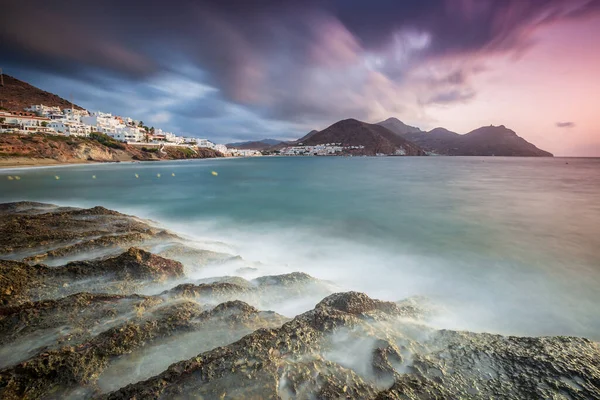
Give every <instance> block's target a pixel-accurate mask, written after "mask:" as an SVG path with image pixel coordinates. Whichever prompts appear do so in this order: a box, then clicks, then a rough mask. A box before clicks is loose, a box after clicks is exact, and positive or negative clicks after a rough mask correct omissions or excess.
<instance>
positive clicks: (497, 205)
mask: <svg viewBox="0 0 600 400" xmlns="http://www.w3.org/2000/svg"><path fill="white" fill-rule="evenodd" d="M9 176H10V177H12V179H9ZM16 177H18V179H17V178H16ZM21 200H27V201H39V202H47V203H53V204H57V205H63V206H79V207H91V206H96V205H100V206H104V207H106V208H110V209H114V210H117V211H121V212H124V213H127V214H132V215H136V216H139V217H143V218H148V219H151V220H153V221H155V223H156V224H158V225H161V226H164V227H166V228H168V229H172V230H174V231H176V232H178V233H180V234H182V235H184V236H185V237H187V238H190V239H193V240H196V241H198V242H199V243H204V244H205V245H206V247H207V248H209V249H213V250H226V251H227V252H229V253H231V254H235V255H239V256H240V257H241V258H242V259H243V260H246V261H247V262H249V263H252V265H254V266H257V265H258V266H259V269H260V270H261V274H263V275H264V274H265V273H269V274H278V273H287V272H293V271H302V272H306V273H308V274H310V275H312V276H314V277H316V278H319V279H323V280H327V281H328V282H331V283H332V284H333V285H335V287H336V288H338V289H339V291H350V290H354V291H360V292H365V293H367V294H368V295H369V296H371V297H374V298H379V299H384V300H393V301H396V300H401V299H404V298H408V297H411V296H421V298H425V299H427V301H428V302H430V303H431V304H433V305H434V306H433V307H434V308H435V309H436V310H437V311H436V314H435V315H436V317H435V318H433V319H432V322H431V323H432V324H433V325H435V326H436V327H439V328H445V329H458V330H469V331H476V332H490V333H498V334H504V335H527V336H545V335H572V336H584V337H588V338H590V339H593V340H600V159H584V158H503V157H256V158H238V159H232V158H228V159H203V160H185V161H169V162H145V163H114V164H86V165H71V166H60V167H43V168H28V169H4V170H0V202H11V201H21ZM303 307H305V308H306V310H308V309H310V308H312V307H314V304H306V305H304V306H303ZM296 311H302V310H296Z"/></svg>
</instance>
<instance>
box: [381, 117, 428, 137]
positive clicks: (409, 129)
mask: <svg viewBox="0 0 600 400" xmlns="http://www.w3.org/2000/svg"><path fill="white" fill-rule="evenodd" d="M377 125H381V126H383V127H384V128H387V129H389V130H390V131H392V132H394V133H395V134H396V135H405V134H407V133H418V132H423V131H422V130H421V129H419V128H416V127H414V126H410V125H406V124H405V123H404V122H402V121H400V120H399V119H398V118H394V117H392V118H388V119H386V120H385V121H381V122H378V123H377Z"/></svg>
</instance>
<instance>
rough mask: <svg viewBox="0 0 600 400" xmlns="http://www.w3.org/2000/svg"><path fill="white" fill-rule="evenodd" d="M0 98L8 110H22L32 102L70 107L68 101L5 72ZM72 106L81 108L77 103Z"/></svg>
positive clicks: (0, 87) (32, 103)
mask: <svg viewBox="0 0 600 400" xmlns="http://www.w3.org/2000/svg"><path fill="white" fill-rule="evenodd" d="M0 100H2V106H3V107H4V108H5V109H7V110H9V111H23V109H24V108H25V107H29V106H31V105H34V104H44V105H46V106H53V107H54V106H58V107H60V108H71V102H70V101H68V100H65V99H63V98H62V97H59V96H57V95H55V94H53V93H49V92H46V91H43V90H41V89H38V88H36V87H35V86H32V85H30V84H29V83H26V82H23V81H20V80H19V79H17V78H14V77H12V76H10V75H6V74H5V75H4V86H0ZM73 107H75V108H76V109H80V110H83V108H82V107H80V106H78V105H77V104H73Z"/></svg>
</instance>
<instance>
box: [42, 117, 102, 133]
mask: <svg viewBox="0 0 600 400" xmlns="http://www.w3.org/2000/svg"><path fill="white" fill-rule="evenodd" d="M48 128H51V129H53V130H54V131H56V132H58V133H63V134H65V135H68V136H88V135H89V134H90V133H91V131H92V127H91V126H89V125H85V124H82V123H81V122H76V121H68V120H56V121H51V122H50V123H48Z"/></svg>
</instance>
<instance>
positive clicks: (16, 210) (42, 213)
mask: <svg viewBox="0 0 600 400" xmlns="http://www.w3.org/2000/svg"><path fill="white" fill-rule="evenodd" d="M0 213H1V214H2V218H1V219H0V256H1V255H2V254H4V255H7V254H10V257H11V259H14V260H24V261H28V262H30V263H39V262H41V261H45V262H48V261H49V260H53V259H60V258H66V257H77V255H83V256H84V257H85V258H88V257H87V256H86V255H87V254H89V253H99V254H100V255H103V256H107V255H114V254H117V253H120V252H122V251H123V250H125V249H127V248H129V247H131V246H133V245H141V244H143V243H146V242H152V241H155V240H157V239H163V240H164V239H167V238H170V239H171V240H172V239H178V238H177V236H176V235H173V234H171V233H169V232H166V231H164V230H161V229H157V228H155V227H153V226H151V225H149V224H148V223H146V222H144V221H141V220H139V219H137V218H134V217H131V216H128V215H125V214H121V213H118V212H116V211H112V210H108V209H106V208H104V207H93V208H90V209H78V208H61V207H57V206H55V205H52V204H43V203H33V202H18V203H7V204H3V205H2V208H1V209H0ZM96 257H97V256H96Z"/></svg>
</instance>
